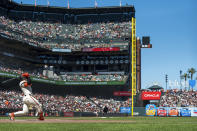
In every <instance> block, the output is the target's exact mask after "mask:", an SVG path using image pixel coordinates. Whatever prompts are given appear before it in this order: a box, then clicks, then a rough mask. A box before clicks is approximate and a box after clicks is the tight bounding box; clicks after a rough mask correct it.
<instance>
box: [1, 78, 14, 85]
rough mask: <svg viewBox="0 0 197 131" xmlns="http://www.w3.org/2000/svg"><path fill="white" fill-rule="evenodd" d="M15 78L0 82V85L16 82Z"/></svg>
mask: <svg viewBox="0 0 197 131" xmlns="http://www.w3.org/2000/svg"><path fill="white" fill-rule="evenodd" d="M16 79H17V78H11V79H8V80H4V81H2V82H1V84H6V83H8V82H11V81H12V80H16Z"/></svg>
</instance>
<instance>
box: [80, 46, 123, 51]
mask: <svg viewBox="0 0 197 131" xmlns="http://www.w3.org/2000/svg"><path fill="white" fill-rule="evenodd" d="M97 51H120V47H103V48H83V52H97Z"/></svg>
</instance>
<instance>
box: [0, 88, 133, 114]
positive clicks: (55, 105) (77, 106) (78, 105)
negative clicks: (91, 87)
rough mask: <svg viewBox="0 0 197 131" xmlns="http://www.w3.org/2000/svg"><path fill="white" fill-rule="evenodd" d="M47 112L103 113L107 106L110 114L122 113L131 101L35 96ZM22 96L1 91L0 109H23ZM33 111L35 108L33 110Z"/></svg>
mask: <svg viewBox="0 0 197 131" xmlns="http://www.w3.org/2000/svg"><path fill="white" fill-rule="evenodd" d="M34 96H35V98H36V99H38V100H39V101H40V102H41V103H42V105H43V109H44V111H45V112H58V114H60V113H61V112H97V113H102V111H103V108H104V106H107V107H108V109H109V111H108V112H109V113H120V112H119V108H120V107H121V106H124V107H129V106H130V105H129V100H126V101H123V100H122V101H120V100H116V99H113V98H111V99H105V98H96V97H87V96H73V95H66V96H57V95H46V94H37V93H36V94H34ZM21 98H22V94H21V92H17V91H2V90H1V91H0V100H1V102H0V108H6V109H9V110H14V109H17V110H20V109H22V105H23V103H22V100H21ZM32 109H33V108H32Z"/></svg>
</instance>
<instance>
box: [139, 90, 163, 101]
mask: <svg viewBox="0 0 197 131" xmlns="http://www.w3.org/2000/svg"><path fill="white" fill-rule="evenodd" d="M160 97H161V92H160V91H156V92H153V91H151V92H142V96H141V98H142V100H160Z"/></svg>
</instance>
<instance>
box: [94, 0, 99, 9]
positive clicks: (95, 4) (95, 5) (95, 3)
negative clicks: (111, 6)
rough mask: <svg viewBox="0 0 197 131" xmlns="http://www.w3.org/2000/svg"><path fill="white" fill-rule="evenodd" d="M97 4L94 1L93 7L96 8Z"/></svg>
mask: <svg viewBox="0 0 197 131" xmlns="http://www.w3.org/2000/svg"><path fill="white" fill-rule="evenodd" d="M97 5H98V4H97V2H96V0H95V1H94V7H95V8H96V7H97Z"/></svg>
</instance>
